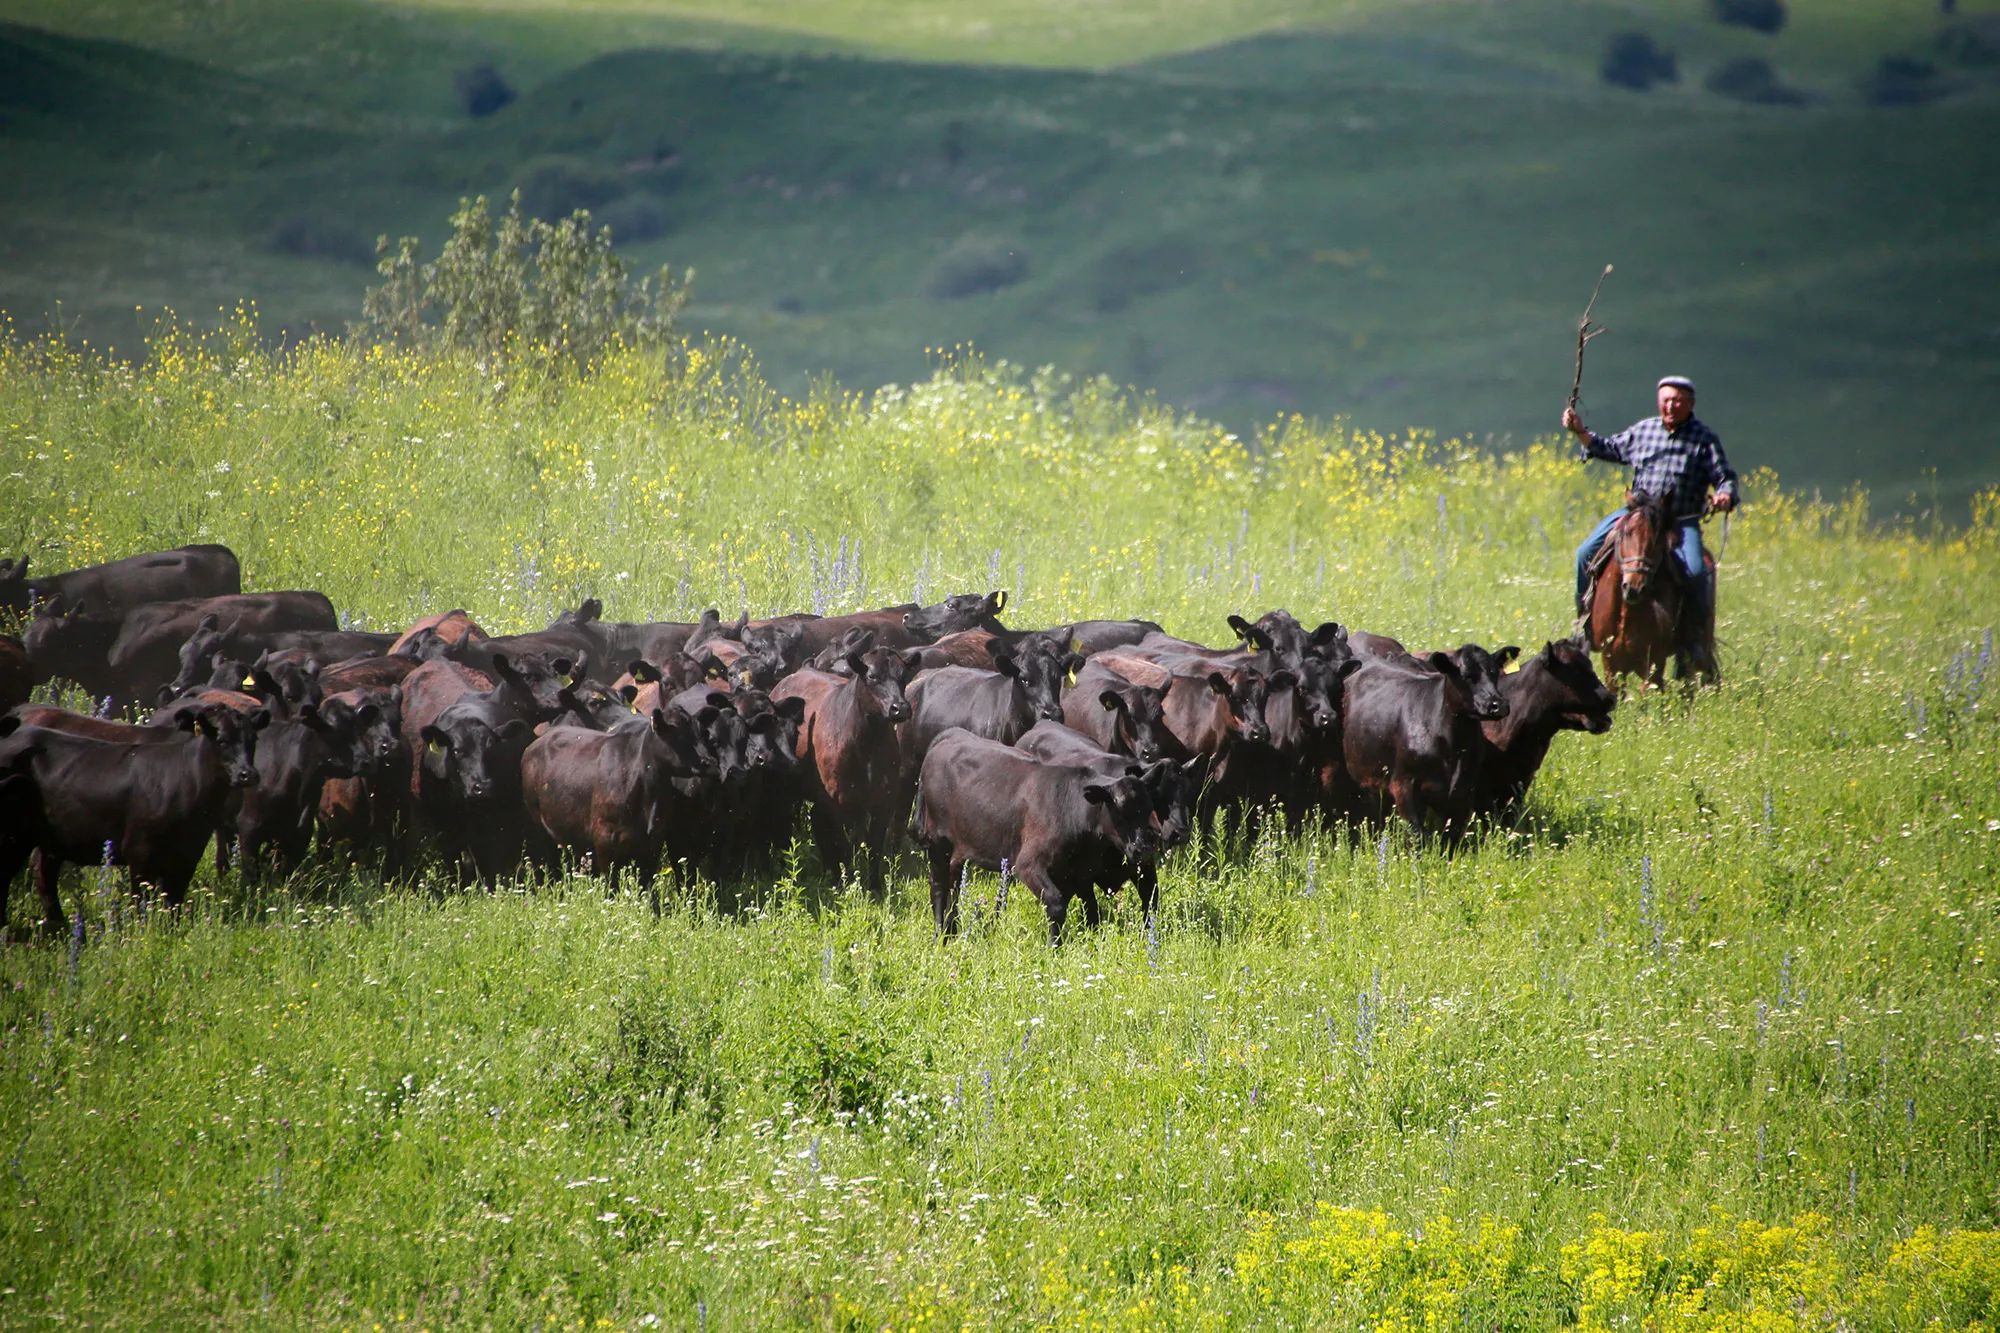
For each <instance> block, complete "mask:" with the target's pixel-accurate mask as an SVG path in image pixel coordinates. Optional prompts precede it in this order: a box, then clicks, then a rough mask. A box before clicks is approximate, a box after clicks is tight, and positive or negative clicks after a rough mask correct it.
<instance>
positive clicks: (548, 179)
mask: <svg viewBox="0 0 2000 1333" xmlns="http://www.w3.org/2000/svg"><path fill="white" fill-rule="evenodd" d="M514 188H515V192H516V193H517V194H519V196H520V198H521V211H522V212H524V213H526V214H527V215H528V216H529V217H532V218H561V217H568V216H569V215H570V214H572V213H574V212H576V211H577V210H578V209H584V208H592V209H594V208H602V207H603V206H604V205H606V204H608V203H610V202H611V201H612V200H613V199H616V198H618V197H619V196H620V195H622V194H624V193H625V189H626V184H625V181H624V179H623V178H622V177H620V176H619V175H618V173H616V172H614V171H610V170H607V169H605V168H603V167H599V166H595V165H593V164H591V163H588V162H578V161H576V160H574V159H572V158H567V157H549V158H543V159H541V160H540V161H538V162H535V163H533V164H532V165H530V166H529V168H528V170H527V171H526V172H525V173H524V174H523V175H522V176H521V178H520V183H519V184H518V185H516V186H515V187H514Z"/></svg>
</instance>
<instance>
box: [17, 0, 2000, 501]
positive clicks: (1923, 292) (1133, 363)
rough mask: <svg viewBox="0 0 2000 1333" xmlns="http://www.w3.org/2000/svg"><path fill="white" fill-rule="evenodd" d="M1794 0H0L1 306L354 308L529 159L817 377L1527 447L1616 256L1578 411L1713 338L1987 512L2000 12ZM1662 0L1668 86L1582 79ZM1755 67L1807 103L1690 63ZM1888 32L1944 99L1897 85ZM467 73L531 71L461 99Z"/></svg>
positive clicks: (1873, 459)
mask: <svg viewBox="0 0 2000 1333" xmlns="http://www.w3.org/2000/svg"><path fill="white" fill-rule="evenodd" d="M1792 8H1793V10H1794V11H1795V12H1794V15H1793V18H1792V21H1791V23H1790V24H1789V25H1788V26H1787V28H1786V29H1785V31H1783V32H1782V33H1780V34H1779V35H1777V36H1775V37H1766V36H1762V35H1759V34H1756V33H1752V32H1749V31H1746V30H1744V29H1740V28H1730V27H1725V26H1723V25H1721V24H1719V23H1716V22H1714V21H1713V20H1712V19H1710V18H1709V17H1708V8H1707V6H1706V4H1704V3H1699V2H1698V0H1652V2H1651V3H1646V4H1637V5H1634V4H1630V3H1617V4H1614V3H1609V2H1608V0H1607V2H1603V3H1586V4H1571V3H1560V4H1559V3H1555V0H1512V2H1510V3H1508V4H1505V5H1494V4H1489V3H1474V2H1472V0H1435V2H1433V3H1400V2H1399V3H1393V4H1392V3H1386V2H1385V0H1326V2H1324V3H1317V4H1309V3H1273V4H1249V3H1207V4H1197V5H1159V4H1139V3H1124V4H1118V5H1101V6H1099V5H1093V6H1076V5H1054V4H1049V3H1031V2H1030V0H1021V2H1020V3H1016V4H1010V5H1005V6H990V5H984V6H979V7H977V8H976V9H974V8H972V7H968V6H965V5H963V4H957V3H953V4H944V3H935V2H933V3H925V4H919V5H885V4H881V3H879V2H875V0H871V2H870V3H861V2H860V0H819V2H818V3H814V4H810V5H785V6H776V5H769V4H753V3H749V0H715V2H714V3H708V4H668V3H662V2H661V0H605V2H604V3H599V4H592V5H583V6H557V5H554V4H552V3H549V2H548V0H487V2H485V3H479V2H477V0H430V2H428V3H420V4H407V5H398V6H389V5H380V4H373V3H364V2H363V0H288V2H286V3H278V2H277V0H239V2H238V3H232V4H229V5H209V4H193V3H173V4H163V5H144V6H140V5H135V4H133V3H131V0H89V2H86V3H71V2H70V0H4V3H0V21H4V22H6V25H7V26H4V27H0V116H4V117H5V133H4V134H3V135H0V172H4V173H5V174H6V176H7V178H8V179H10V180H13V181H19V182H28V183H31V184H30V185H29V186H28V188H20V189H14V190H10V191H8V192H7V193H6V197H5V199H4V200H0V256H4V263H0V308H4V309H7V310H10V311H12V312H13V313H14V315H15V317H16V318H17V319H18V320H21V321H22V322H23V323H24V325H25V326H27V327H30V328H40V327H50V326H53V325H54V324H56V323H57V322H60V323H61V324H62V325H63V326H64V327H65V328H67V329H69V330H70V331H71V332H72V334H73V336H75V337H78V338H90V339H92V340H94V341H96V342H97V343H99V344H104V343H106V342H110V343H114V344H116V345H118V346H120V347H121V348H124V349H127V350H130V349H132V348H134V347H136V346H138V345H139V340H140V339H141V338H142V336H143V334H144V332H145V331H146V329H147V328H148V327H149V324H150V321H151V319H152V318H153V317H154V315H155V314H157V312H158V311H159V310H160V309H161V308H163V307H173V308H175V309H177V310H179V311H182V312H184V313H185V314H187V315H188V316H190V317H193V318H196V319H198V320H202V321H205V322H213V321H214V318H215V312H216V311H217V310H218V309H220V310H225V311H226V310H227V309H229V308H233V306H234V305H235V303H236V302H237V301H238V300H239V299H242V298H245V297H255V298H256V299H257V300H258V301H259V303H260V306H261V308H262V309H263V310H264V312H265V314H266V317H267V324H268V325H269V326H270V327H271V328H273V329H276V328H280V327H282V328H286V329H290V330H293V331H302V330H308V329H315V328H316V329H329V330H335V331H338V330H339V329H340V328H342V327H343V326H344V324H345V322H346V321H348V320H349V319H351V318H353V317H354V315H355V313H356V311H357V310H358V307H359V302H360V295H361V291H362V289H363V288H364V287H365V286H366V284H367V283H368V282H369V281H370V278H371V273H370V269H369V263H368V257H369V255H370V253H371V249H372V245H373V242H374V239H375V237H376V236H377V235H378V234H381V233H389V234H392V235H394V234H404V233H410V234H419V235H422V236H424V237H426V238H427V239H428V240H429V241H430V242H431V243H432V245H433V246H435V244H436V243H437V242H438V240H440V239H441V236H442V233H443V231H444V226H445V223H444V219H445V218H446V217H447V216H448V214H449V212H450V210H451V208H452V206H453V204H454V203H455V201H456V200H457V199H458V198H459V197H460V196H461V195H463V194H469V193H477V192H486V193H489V194H493V195H495V196H498V195H501V194H504V193H505V192H506V191H508V190H509V189H511V188H513V187H514V186H516V185H523V186H525V187H526V188H527V191H528V193H529V195H530V198H531V202H532V203H533V204H534V206H536V207H538V208H540V209H543V210H546V211H551V212H553V211H558V210H566V209H567V208H569V207H572V206H578V205H582V206H588V207H590V208H592V209H593V210H594V211H595V213H596V214H597V215H598V216H599V217H600V218H602V219H604V220H606V221H609V222H610V223H612V224H613V226H614V228H615V229H616V231H617V234H618V235H619V236H620V237H621V238H622V239H623V241H624V242H625V244H626V247H627V249H628V250H629V252H630V253H631V254H632V255H633V256H634V257H635V258H636V259H638V260H641V261H644V262H646V263H649V264H650V263H657V262H667V261H671V262H673V263H674V264H676V265H689V264H692V265H693V266H694V267H695V268H696V269H697V270H698V273H699V279H698V283H697V287H696V305H695V306H694V307H693V308H692V309H691V311H690V312H689V318H690V322H691V325H692V327H693V328H694V329H696V330H703V329H706V330H712V331H716V332H720V333H725V334H730V335H733V336H737V337H740V338H743V339H745V340H747V341H748V342H750V343H751V344H752V345H754V346H755V347H756V348H757V349H758V351H759V354H760V356H761V357H762V358H763V359H764V362H765V365H766V367H767V371H768V373H769V374H770V376H771V377H772V379H773V381H774V382H775V383H776V384H778V385H779V386H780V387H781V388H783V389H784V390H786V391H788V392H792V393H794V394H797V393H802V392H803V391H804V389H805V386H806V385H807V384H808V382H809V381H810V378H811V376H813V375H814V374H818V373H830V374H832V375H834V376H835V377H836V378H838V379H839V380H840V381H841V382H843V383H847V384H852V385H867V386H873V385H876V384H880V383H883V382H885V381H887V382H896V383H908V382H910V381H912V380H915V379H919V378H921V377H922V376H923V375H924V374H925V373H926V372H927V364H928V363H927V360H926V358H927V356H928V351H927V349H930V348H934V347H941V346H957V345H960V344H962V343H967V342H970V343H972V344H975V345H976V346H978V347H980V348H981V349H983V350H984V351H986V352H987V353H989V354H991V355H994V356H1002V357H1007V358H1009V359H1012V360H1015V361H1017V362H1021V363H1024V364H1028V365H1038V364H1043V363H1051V364H1055V365H1058V366H1063V367H1067V368H1070V369H1073V370H1076V371H1080V372H1086V373H1098V372H1102V373H1106V374H1109V375H1111V376H1112V377H1113V378H1115V379H1117V380H1119V381H1120V382H1123V383H1132V384H1137V385H1140V386H1143V387H1146V388H1150V389H1153V390H1156V391H1157V392H1158V393H1159V394H1160V395H1161V397H1162V399H1163V401H1167V402H1170V403H1174V404H1176V405H1181V406H1185V407H1189V408H1192V409H1194V410H1196V411H1199V412H1201V413H1204V414H1206V415H1208V416H1209V417H1211V418H1212V419H1216V420H1220V421H1223V422H1225V423H1226V424H1228V425H1229V426H1231V427H1232V428H1233V429H1235V430H1237V431H1238V433H1239V434H1247V433H1248V432H1250V431H1251V430H1253V429H1255V428H1257V427H1259V426H1262V425H1263V424H1265V423H1268V422H1269V421H1271V420H1273V419H1275V418H1277V417H1280V416H1283V415H1285V414H1288V413H1290V412H1293V411H1299V412H1303V413H1305V414H1307V415H1309V416H1312V417H1315V418H1317V419H1320V420H1325V421H1335V420H1338V421H1340V422H1343V423H1346V424H1348V425H1352V426H1355V427H1358V428H1362V429H1377V430H1400V429H1401V428H1402V427H1403V426H1404V425H1405V424H1407V423H1410V422H1423V423H1425V424H1427V425H1430V426H1432V427H1435V428H1437V429H1439V430H1442V431H1445V432H1448V433H1453V434H1462V435H1464V436H1466V437H1467V438H1470V439H1475V440H1479V441H1482V442H1492V443H1496V444H1503V445H1508V444H1511V445H1513V446H1520V445H1523V444H1525V443H1526V442H1527V441H1528V440H1530V439H1532V438H1535V437H1538V436H1540V435H1542V434H1544V433H1545V432H1547V431H1549V430H1551V429H1552V428H1553V425H1554V422H1555V419H1556V417H1557V415H1558V414H1559V411H1560V408H1561V404H1562V400H1563V397H1564V394H1565V392H1566V390H1567V388H1568V383H1569V375H1570V358H1571V355H1572V339H1573V336H1574V321H1575V319H1576V316H1577V314H1578V312H1579V311H1580V309H1581V306H1582V304H1583V301H1584V299H1585V297H1586V296H1587V294H1588V292H1589V289H1590V284H1591V282H1592V281H1593V280H1594V278H1595V277H1596V275H1597V273H1598V271H1599V269H1600V267H1601V266H1602V265H1603V264H1604V263H1606V262H1612V263H1615V264H1616V265H1617V266H1618V272H1617V275H1616V276H1615V277H1614V278H1613V279H1612V281H1611V282H1610V284H1609V285H1608V287H1607V290H1606V294H1605V301H1604V303H1603V306H1602V308H1601V309H1600V311H1599V314H1600V316H1601V318H1602V319H1603V321H1604V322H1605V323H1607V324H1608V325H1610V326H1611V328H1612V330H1613V333H1612V336H1610V337H1608V338H1605V339H1603V340H1600V341H1599V342H1597V343H1596V344H1594V345H1593V348H1592V352H1591V358H1592V359H1591V365H1590V368H1589V373H1588V375H1587V377H1586V396H1585V405H1586V407H1587V409H1588V410H1589V414H1590V416H1591V418H1592V420H1593V422H1594V423H1596V424H1603V425H1623V424H1625V422H1627V421H1629V420H1631V419H1634V418H1636V417H1638V416H1640V415H1642V414H1643V413H1644V412H1645V411H1646V410H1647V409H1648V401H1649V400H1648V397H1647V394H1648V388H1647V386H1649V385H1650V384H1651V383H1652V382H1653V379H1654V378H1655V377H1656V376H1657V375H1659V374H1661V373H1663V372H1664V371H1668V370H1675V371H1681V372H1685V373H1688V374H1692V375H1694V376H1695V377H1696V378H1697V379H1698V380H1699V381H1700V383H1701V384H1702V386H1703V399H1702V411H1703V414H1704V416H1705V418H1707V419H1708V420H1710V422H1711V424H1713V425H1715V426H1716V427H1717V428H1718V429H1719V430H1720V431H1721V432H1722V435H1723V437H1724V439H1725V441H1726V442H1727V444H1728V445H1729V447H1730V449H1731V450H1732V453H1733V456H1734V457H1735V458H1736V460H1737V461H1738V463H1739V465H1741V466H1743V467H1746V468H1748V467H1751V466H1758V465H1762V466H1769V467H1773V468H1775V469H1776V470H1777V471H1778V472H1779V473H1780V474H1781V475H1782V476H1783V477H1785V478H1786V479H1787V480H1788V481H1789V482H1791V483H1792V484H1793V485H1795V486H1797V487H1799V488H1800V489H1801V490H1802V491H1805V490H1811V489H1814V488H1817V489H1820V490H1822V491H1823V492H1824V493H1826V494H1828V495H1837V494H1838V493H1839V492H1840V491H1841V490H1842V489H1843V488H1844V487H1845V486H1846V485H1848V484H1849V483H1852V482H1857V481H1858V482H1861V483H1863V484H1866V485H1868V486H1869V487H1870V488H1871V490H1872V491H1873V493H1874V494H1875V495H1876V497H1877V504H1878V507H1881V508H1883V509H1885V510H1886V509H1898V510H1902V511H1904V512H1909V513H1912V514H1916V513H1921V512H1922V511H1924V510H1926V509H1929V508H1933V507H1939V506H1942V507H1943V508H1944V509H1945V510H1946V511H1947V512H1949V513H1952V514H1954V515H1955V516H1957V517H1963V515H1964V512H1965V509H1964V506H1965V503H1966V501H1967V499H1968V498H1969V496H1970V495H1971V494H1972V493H1973V491H1975V490H1976V489H1977V488H1978V487H1979V486H1981V485H1982V484H1984V483H1986V482H1987V481H1990V479H1991V476H1992V470H1991V463H1990V458H1989V457H1988V454H1989V453H1990V450H1989V449H1988V448H1987V445H1986V442H1985V439H1984V435H1983V432H1982V431H1981V430H1980V429H1979V426H1978V423H1980V422H1982V421H1984V420H1986V419H1988V418H1990V417H1991V416H1992V415H1993V414H1994V413H1995V411H1996V410H2000V397H1997V396H1996V390H1995V388H1994V386H1995V385H1996V384H2000V342H1996V338H1995V334H1994V330H1993V328H1992V321H1991V320H1990V319H1989V318H1988V317H1987V313H1986V311H1985V309H1984V307H1983V305H1982V303H1981V302H1980V301H1979V300H1977V299H1975V298H1974V297H1972V296H1971V295H1969V294H1971V293H1980V292H1984V291H1987V290H1990V289H1992V288H1994V287H1995V286H1996V285H2000V231H1996V226H2000V224H1996V222H1995V220H1994V217H1995V214H1994V209H1993V207H1992V204H1993V194H1992V188H1991V184H1990V182H1991V181H1992V180H1993V179H1995V178H1996V177H2000V157H1996V147H1995V145H1996V143H2000V137H1996V136H1995V135H1993V134H1992V133H1991V125H1992V122H1993V119H1994V108H1995V98H1996V92H1995V87H1994V84H1993V80H1992V73H1991V70H1990V69H1989V68H1986V67H1981V66H1972V65H1962V64H1956V63H1953V62H1951V61H1949V60H1946V59H1944V58H1943V57H1942V56H1940V55H1939V54H1938V48H1937V45H1936V44H1937V41H1938V38H1939V36H1940V34H1941V33H1943V32H1944V31H1946V30H1947V29H1949V28H1952V27H1953V26H1954V25H1956V27H1957V28H1958V29H1961V30H1969V31H1977V32H1990V30H1991V28H1990V25H1991V23H1992V21H1994V19H1995V17H1996V15H2000V3H1997V2H1996V0H1963V2H1962V3H1961V4H1960V5H1959V7H1958V8H1959V11H1960V13H1959V14H1958V16H1957V17H1955V18H1953V19H1949V20H1947V19H1946V18H1944V17H1943V16H1941V15H1940V14H1939V13H1938V12H1937V6H1936V5H1935V4H1934V3H1930V2H1929V0H1924V2H1921V3H1920V2H1919V0H1898V2H1897V3H1882V4H1860V3H1844V4H1839V5H1812V6H1807V5H1804V4H1798V5H1794V6H1793V7H1792ZM1968 25H1970V26H1969V27H1968ZM1980 25H1986V26H1980ZM1634 27H1636V28H1640V29H1643V30H1645V31H1647V32H1649V33H1651V34H1652V35H1653V36H1655V37H1656V38H1657V39H1658V40H1659V41H1660V42H1661V43H1662V44H1663V45H1665V46H1668V47H1670V48H1672V49H1673V50H1675V51H1676V52H1677V54H1678V57H1679V65H1680V72H1681V80H1680V82H1679V83H1678V84H1676V85H1672V86H1663V87H1660V88H1657V89H1655V90H1654V91H1653V92H1650V93H1646V94H1638V93H1631V92H1626V91H1623V90H1619V89H1614V88H1610V87H1607V86H1606V85H1605V84H1603V83H1602V82H1601V81H1600V80H1599V79H1598V77H1597V62H1598V58H1599V54H1600V52H1601V50H1602V48H1603V45H1604V42H1605V40H1606V38H1607V37H1608V35H1609V34H1610V33H1612V32H1613V31H1616V30H1618V29H1621V28H1634ZM1746 55H1759V56H1763V57H1765V58H1767V59H1769V60H1770V61H1771V62H1772V64H1773V65H1774V66H1775V68H1776V69H1777V70H1778V73H1779V76H1780V78H1781V79H1782V80H1784V81H1785V82H1786V83H1788V84H1789V85H1791V86H1794V87H1796V88H1798V89H1800V90H1802V91H1804V92H1806V93H1808V94H1810V95H1811V97H1812V98H1813V101H1812V102H1811V103H1810V104H1808V105H1805V106H1799V107H1766V106H1752V105H1748V104H1745V103H1741V102H1736V101H1732V100H1730V99H1728V98H1724V97H1721V96H1718V95H1716V94H1713V93H1711V92H1708V91H1707V90H1706V89H1705V87H1704V80H1705V79H1706V78H1707V76H1708V75H1709V74H1710V73H1711V72H1713V71H1714V70H1715V69H1716V68H1717V67H1719V66H1720V65H1721V64H1722V63H1723V62H1725V61H1727V60H1730V59H1734V58H1738V57H1742V56H1746ZM1890 55H1908V56H1916V57H1922V58H1928V59H1931V60H1933V61H1935V62H1940V64H1939V67H1940V74H1939V79H1940V81H1941V84H1942V86H1943V87H1944V89H1945V91H1946V92H1947V94H1948V95H1946V96H1943V97H1941V98H1940V99H1939V100H1937V101H1935V102H1933V103H1931V104H1929V105H1925V106H1917V107H1908V108H1900V109H1877V108H1872V107H1869V106H1868V105H1866V104H1865V103H1864V102H1863V100H1862V98H1861V96H1860V94H1859V92H1858V91H1857V86H1858V81H1859V80H1860V79H1861V78H1862V77H1863V76H1864V75H1865V74H1866V73H1867V72H1868V71H1869V70H1870V69H1871V68H1872V67H1873V66H1874V64H1875V62H1876V61H1877V60H1879V59H1880V58H1882V57H1884V56H1890ZM479 61H491V62H493V63H494V64H495V65H496V67H497V68H498V69H500V71H501V72H502V74H503V75H504V76H505V77H506V78H507V79H509V80H510V81H511V82H512V84H513V85H514V86H515V87H516V88H517V89H518V90H519V92H520V94H521V95H520V97H519V100H517V101H516V102H515V103H513V104H512V105H510V106H508V107H506V108H505V109H503V110H501V111H500V112H499V113H497V114H495V115H493V116H491V117H488V118H486V119H483V120H472V119H469V118H467V117H466V115H465V114H464V113H463V112H462V111H461V110H460V109H459V107H458V105H457V103H456V102H455V100H454V95H453V84H452V78H453V74H454V72H455V71H458V70H461V69H463V68H465V67H467V66H469V65H471V64H473V63H476V62H479ZM140 306H143V307H145V309H144V310H143V311H135V309H134V307H140ZM58 307H59V308H58Z"/></svg>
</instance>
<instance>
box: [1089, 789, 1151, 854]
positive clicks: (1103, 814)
mask: <svg viewBox="0 0 2000 1333" xmlns="http://www.w3.org/2000/svg"><path fill="white" fill-rule="evenodd" d="M1156 767H1157V766H1156ZM1083 799H1084V801H1085V802H1086V803H1087V804H1089V805H1090V806H1092V807H1093V808H1094V809H1095V810H1096V811H1097V815H1098V819H1099V821H1100V827H1101V828H1102V829H1103V830H1104V832H1106V833H1107V834H1109V835H1110V837H1111V841H1112V845H1113V846H1115V847H1117V849H1118V853H1119V855H1120V856H1122V857H1124V858H1125V859H1126V860H1128V861H1150V860H1153V859H1154V858H1156V857H1157V856H1159V854H1160V831H1159V819H1158V816H1157V814H1156V813H1155V802H1154V798H1153V791H1152V788H1151V786H1150V785H1149V783H1148V782H1147V781H1146V780H1145V779H1144V777H1143V771H1142V776H1141V777H1134V776H1132V775H1131V774H1130V773H1127V774H1126V775H1125V776H1124V777H1121V778H1118V779H1117V780H1116V781H1110V782H1106V781H1102V780H1098V781H1086V782H1085V783H1084V784H1083Z"/></svg>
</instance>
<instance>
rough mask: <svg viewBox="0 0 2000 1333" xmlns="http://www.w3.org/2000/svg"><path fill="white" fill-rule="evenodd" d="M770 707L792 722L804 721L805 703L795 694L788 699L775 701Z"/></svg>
mask: <svg viewBox="0 0 2000 1333" xmlns="http://www.w3.org/2000/svg"><path fill="white" fill-rule="evenodd" d="M771 707H772V708H774V709H776V710H777V711H778V712H780V713H783V714H784V715H785V716H786V717H788V718H790V719H791V720H792V721H794V722H803V721H805V720H806V701H805V700H804V699H801V698H800V697H799V696H798V695H796V694H795V695H793V696H792V697H791V698H789V699H779V700H777V701H776V702H775V703H773V704H772V705H771Z"/></svg>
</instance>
